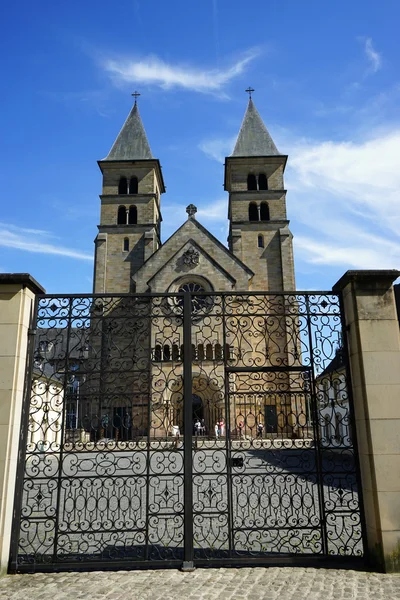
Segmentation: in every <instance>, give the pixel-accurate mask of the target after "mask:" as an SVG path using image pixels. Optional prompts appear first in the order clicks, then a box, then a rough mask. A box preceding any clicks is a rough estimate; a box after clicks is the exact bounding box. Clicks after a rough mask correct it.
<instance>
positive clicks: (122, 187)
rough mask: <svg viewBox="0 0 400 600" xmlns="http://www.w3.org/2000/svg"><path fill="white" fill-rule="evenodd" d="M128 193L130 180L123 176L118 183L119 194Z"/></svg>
mask: <svg viewBox="0 0 400 600" xmlns="http://www.w3.org/2000/svg"><path fill="white" fill-rule="evenodd" d="M127 193H128V182H127V179H126V177H121V179H120V180H119V184H118V194H127Z"/></svg>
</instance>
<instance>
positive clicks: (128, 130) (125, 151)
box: [104, 102, 153, 160]
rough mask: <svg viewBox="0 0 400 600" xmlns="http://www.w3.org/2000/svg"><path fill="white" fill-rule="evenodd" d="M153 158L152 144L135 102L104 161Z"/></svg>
mask: <svg viewBox="0 0 400 600" xmlns="http://www.w3.org/2000/svg"><path fill="white" fill-rule="evenodd" d="M149 158H153V155H152V153H151V150H150V144H149V142H148V139H147V135H146V132H145V130H144V127H143V123H142V119H141V118H140V113H139V108H138V105H137V103H136V102H135V104H134V106H133V108H132V110H131V112H130V113H129V115H128V118H127V119H126V121H125V123H124V124H123V126H122V129H121V131H120V132H119V134H118V137H117V139H116V140H115V142H114V144H113V147H112V148H111V150H110V152H109V153H108V156H107V157H106V158H105V159H104V160H143V159H149Z"/></svg>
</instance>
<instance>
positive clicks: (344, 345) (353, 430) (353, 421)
mask: <svg viewBox="0 0 400 600" xmlns="http://www.w3.org/2000/svg"><path fill="white" fill-rule="evenodd" d="M337 296H338V299H339V307H340V322H341V325H342V332H341V333H342V348H343V359H344V363H345V374H346V391H347V398H348V403H349V417H350V419H349V421H350V435H351V443H352V446H353V453H354V455H353V456H354V469H355V473H356V481H357V496H358V507H359V513H360V525H361V539H362V542H363V556H365V549H366V548H367V529H366V523H365V512H364V498H363V494H362V483H361V469H360V460H359V457H358V442H357V430H356V418H355V414H354V401H353V386H352V381H351V373H350V359H349V347H348V340H347V325H346V320H345V313H344V304H343V292H342V291H339V292H337ZM353 298H354V295H353Z"/></svg>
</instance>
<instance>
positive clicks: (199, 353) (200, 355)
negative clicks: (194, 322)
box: [197, 344, 204, 360]
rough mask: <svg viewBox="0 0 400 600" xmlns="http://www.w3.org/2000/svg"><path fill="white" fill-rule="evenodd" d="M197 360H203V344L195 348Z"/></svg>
mask: <svg viewBox="0 0 400 600" xmlns="http://www.w3.org/2000/svg"><path fill="white" fill-rule="evenodd" d="M197 358H198V359H199V360H204V344H199V345H198V346H197Z"/></svg>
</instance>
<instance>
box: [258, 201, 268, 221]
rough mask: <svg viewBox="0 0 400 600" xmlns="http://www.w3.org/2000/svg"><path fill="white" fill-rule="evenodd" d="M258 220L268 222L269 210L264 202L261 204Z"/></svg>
mask: <svg viewBox="0 0 400 600" xmlns="http://www.w3.org/2000/svg"><path fill="white" fill-rule="evenodd" d="M260 219H261V221H269V208H268V204H267V203H266V202H261V206H260Z"/></svg>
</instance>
